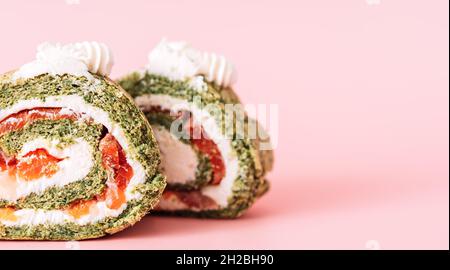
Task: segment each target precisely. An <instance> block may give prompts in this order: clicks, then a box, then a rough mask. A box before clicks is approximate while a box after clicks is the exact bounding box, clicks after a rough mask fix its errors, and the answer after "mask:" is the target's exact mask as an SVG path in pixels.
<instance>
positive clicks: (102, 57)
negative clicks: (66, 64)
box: [74, 41, 114, 76]
mask: <svg viewBox="0 0 450 270" xmlns="http://www.w3.org/2000/svg"><path fill="white" fill-rule="evenodd" d="M74 47H75V51H76V52H77V53H76V55H77V57H78V58H79V59H80V60H82V61H83V62H84V63H85V64H86V65H87V67H88V70H89V71H90V72H91V73H95V74H98V75H102V76H108V75H109V74H111V69H112V66H113V65H114V58H113V54H112V52H111V50H110V49H109V48H108V46H106V45H105V44H104V43H98V42H95V41H91V42H88V41H85V42H80V43H75V44H74Z"/></svg>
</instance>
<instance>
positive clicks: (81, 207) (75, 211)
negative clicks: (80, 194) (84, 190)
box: [67, 200, 95, 218]
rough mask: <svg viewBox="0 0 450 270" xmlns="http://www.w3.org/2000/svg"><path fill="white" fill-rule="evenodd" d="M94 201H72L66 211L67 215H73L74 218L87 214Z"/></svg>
mask: <svg viewBox="0 0 450 270" xmlns="http://www.w3.org/2000/svg"><path fill="white" fill-rule="evenodd" d="M94 203H95V200H88V201H78V202H75V203H73V204H72V205H71V206H70V207H69V209H68V210H67V212H68V213H69V215H71V216H73V217H74V218H80V217H82V216H85V215H87V214H89V211H90V208H91V206H92V205H93V204H94Z"/></svg>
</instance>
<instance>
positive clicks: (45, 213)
mask: <svg viewBox="0 0 450 270" xmlns="http://www.w3.org/2000/svg"><path fill="white" fill-rule="evenodd" d="M37 107H43V108H48V107H61V108H67V109H70V110H72V111H74V112H75V113H80V114H81V113H83V114H85V115H86V116H87V117H91V118H92V119H94V121H95V122H97V123H101V124H102V125H104V126H105V127H106V128H107V129H108V131H109V132H110V133H111V134H112V135H113V136H114V137H115V138H116V140H117V141H118V142H119V144H120V145H121V146H122V148H123V150H124V152H125V154H126V158H127V162H128V164H129V165H130V166H131V167H132V168H133V177H132V178H131V180H130V182H129V183H128V186H127V188H126V190H125V197H126V201H130V200H133V199H140V198H141V197H142V194H141V193H139V192H138V191H136V190H135V189H136V187H137V186H138V185H139V184H142V183H144V182H145V179H146V175H145V171H144V168H143V167H142V165H141V164H140V163H139V162H138V161H136V160H134V159H133V158H131V157H130V155H129V151H130V147H129V145H128V142H127V139H126V138H125V134H124V132H123V130H122V128H121V127H120V125H119V124H118V123H115V122H113V121H112V120H111V119H110V117H109V115H108V113H107V112H105V111H103V110H101V109H99V108H96V107H94V106H92V105H90V104H88V103H86V102H85V101H84V99H83V98H82V97H80V96H77V95H66V96H50V97H47V98H46V99H45V100H41V99H30V100H21V101H19V102H17V103H15V104H14V105H13V106H11V107H8V108H6V109H2V110H0V121H1V120H3V119H5V118H6V117H8V116H9V115H11V114H14V113H17V112H20V111H22V110H26V109H33V108H37ZM126 206H127V204H126V203H124V204H123V205H122V207H120V208H119V209H116V210H114V209H109V208H108V207H106V205H105V202H96V203H95V205H94V206H93V207H92V209H93V211H91V212H92V213H91V212H90V213H89V214H87V215H85V216H82V217H81V218H79V219H75V218H73V217H72V216H71V215H69V214H68V213H66V212H65V211H64V210H36V209H20V210H17V211H15V212H14V214H15V216H16V217H17V218H16V220H15V221H8V220H0V222H1V223H2V224H3V225H5V226H17V225H38V224H63V223H66V222H70V221H73V222H75V223H77V224H80V225H84V224H87V223H92V222H95V221H98V220H101V219H103V218H105V217H116V216H118V215H119V214H120V213H122V212H123V210H124V209H126ZM97 210H98V211H97Z"/></svg>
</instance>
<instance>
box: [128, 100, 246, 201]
mask: <svg viewBox="0 0 450 270" xmlns="http://www.w3.org/2000/svg"><path fill="white" fill-rule="evenodd" d="M135 102H136V104H137V105H138V106H139V107H140V108H141V109H142V110H144V111H145V110H148V109H150V108H151V107H152V106H160V107H161V108H162V109H163V110H170V111H173V112H176V111H182V110H187V111H190V112H192V114H193V116H194V117H193V118H194V121H195V122H196V123H197V124H201V125H202V126H203V129H204V131H205V132H206V134H208V136H209V138H210V139H211V140H212V141H213V142H214V143H215V144H216V145H217V147H218V148H219V151H220V153H221V155H222V159H223V161H224V165H225V177H224V178H223V179H222V181H221V182H220V184H218V185H210V186H205V187H203V188H202V189H201V190H200V191H201V193H202V194H204V195H206V196H208V197H210V198H211V199H213V200H214V201H215V202H216V203H217V204H218V205H220V206H221V207H226V206H227V205H228V198H229V197H230V196H231V195H232V192H233V191H232V188H233V183H234V181H235V179H236V178H237V177H238V173H239V162H238V157H237V155H236V153H235V152H234V150H233V149H232V147H231V140H230V139H228V138H226V136H225V135H223V134H222V132H221V130H220V128H219V126H217V124H216V122H215V121H214V118H213V117H212V116H211V115H210V113H209V112H208V111H207V110H202V109H201V108H199V107H198V106H196V105H195V104H193V103H190V102H188V101H186V100H183V99H179V98H174V97H172V96H169V95H162V94H158V95H155V94H152V95H142V96H138V97H136V99H135ZM162 155H163V154H162ZM172 162H173V161H172ZM168 203H169V202H167V203H166V202H162V203H161V204H160V208H161V206H163V207H164V206H167V207H170V206H168V205H167V204H168ZM180 205H181V204H180ZM178 206H179V205H178ZM178 208H179V207H178Z"/></svg>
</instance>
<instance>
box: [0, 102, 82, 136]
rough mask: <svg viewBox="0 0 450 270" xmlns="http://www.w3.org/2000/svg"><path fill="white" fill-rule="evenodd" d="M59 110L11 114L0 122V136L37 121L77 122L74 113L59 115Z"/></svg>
mask: <svg viewBox="0 0 450 270" xmlns="http://www.w3.org/2000/svg"><path fill="white" fill-rule="evenodd" d="M61 110H62V109H61V108H35V109H29V110H23V111H20V112H18V113H14V114H11V115H10V116H8V117H7V118H5V119H3V120H2V121H1V122H0V135H3V134H5V133H8V132H11V131H14V130H18V129H21V128H23V127H24V126H25V125H26V124H27V123H32V122H34V121H37V120H43V119H49V120H61V119H71V120H77V119H78V118H79V117H78V115H77V114H76V113H75V112H73V113H61Z"/></svg>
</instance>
